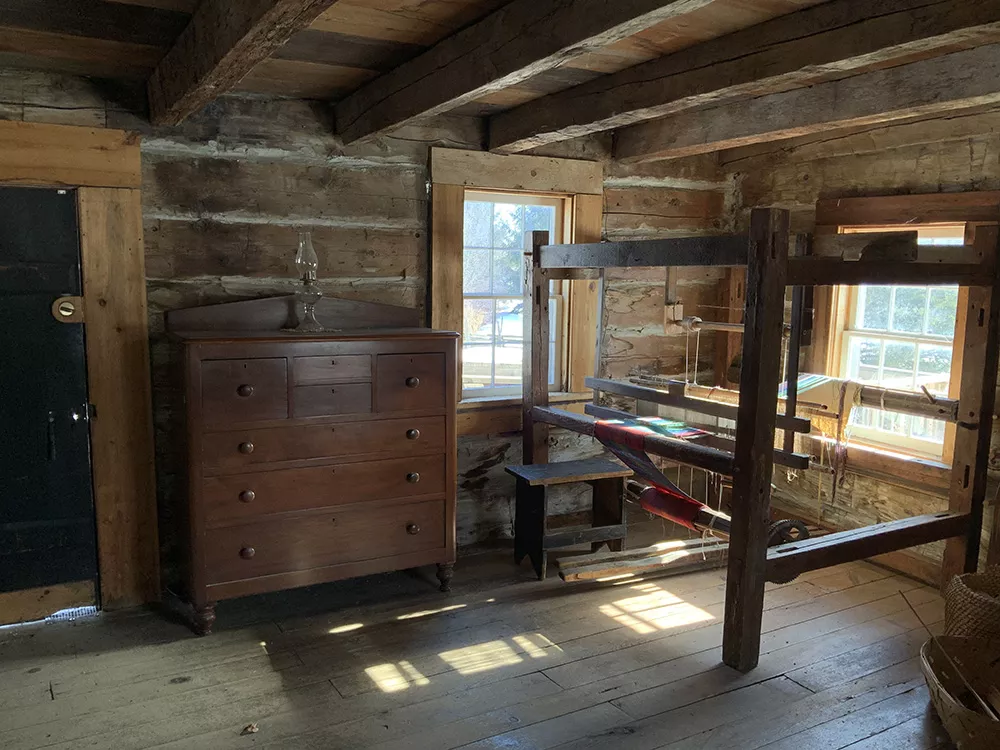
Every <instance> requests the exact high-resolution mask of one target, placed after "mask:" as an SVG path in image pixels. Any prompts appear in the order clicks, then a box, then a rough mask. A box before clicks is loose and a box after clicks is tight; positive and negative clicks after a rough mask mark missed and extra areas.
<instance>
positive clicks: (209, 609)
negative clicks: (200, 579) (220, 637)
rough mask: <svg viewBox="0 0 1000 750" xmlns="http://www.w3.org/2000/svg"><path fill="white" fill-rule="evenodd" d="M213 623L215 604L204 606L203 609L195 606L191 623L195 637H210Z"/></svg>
mask: <svg viewBox="0 0 1000 750" xmlns="http://www.w3.org/2000/svg"><path fill="white" fill-rule="evenodd" d="M214 622H215V602H211V603H209V604H206V605H205V606H203V607H198V606H195V608H194V618H193V621H192V623H191V626H192V628H193V629H194V632H195V633H196V634H197V635H211V634H212V624H213V623H214Z"/></svg>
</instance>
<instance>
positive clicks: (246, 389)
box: [236, 383, 253, 398]
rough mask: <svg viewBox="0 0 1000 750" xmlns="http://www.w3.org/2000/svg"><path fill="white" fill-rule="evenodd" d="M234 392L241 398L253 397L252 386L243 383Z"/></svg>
mask: <svg viewBox="0 0 1000 750" xmlns="http://www.w3.org/2000/svg"><path fill="white" fill-rule="evenodd" d="M236 392H237V393H238V394H239V395H240V396H242V397H243V398H247V397H248V396H252V395H253V386H252V385H249V384H248V383H244V384H243V385H241V386H239V387H238V388H237V389H236Z"/></svg>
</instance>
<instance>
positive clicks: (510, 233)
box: [493, 203, 524, 252]
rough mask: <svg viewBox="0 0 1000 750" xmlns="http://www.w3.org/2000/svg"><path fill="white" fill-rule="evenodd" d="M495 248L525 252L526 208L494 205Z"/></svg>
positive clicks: (505, 204) (510, 204) (509, 204)
mask: <svg viewBox="0 0 1000 750" xmlns="http://www.w3.org/2000/svg"><path fill="white" fill-rule="evenodd" d="M493 247H502V248H508V249H511V250H521V251H522V252H523V251H524V206H516V205H514V204H513V203H494V204H493Z"/></svg>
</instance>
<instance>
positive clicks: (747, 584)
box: [722, 209, 788, 672]
mask: <svg viewBox="0 0 1000 750" xmlns="http://www.w3.org/2000/svg"><path fill="white" fill-rule="evenodd" d="M787 264H788V212H787V211H784V210H779V209H755V210H754V211H753V212H752V213H751V215H750V248H749V254H748V263H747V280H746V290H747V295H746V298H747V303H746V313H745V315H744V323H745V326H746V327H745V329H744V332H743V365H742V368H741V371H740V408H739V413H738V414H737V418H736V451H735V456H734V476H733V514H732V531H731V535H730V539H729V572H728V576H727V583H726V617H725V624H724V625H723V638H722V659H723V661H724V662H725V663H726V664H728V665H729V666H731V667H733V668H735V669H738V670H740V671H741V672H746V671H748V670H750V669H753V668H754V667H755V666H757V661H758V659H759V656H760V633H761V619H762V617H763V614H764V581H765V577H766V572H767V529H768V523H769V521H770V500H771V471H772V468H773V456H774V426H775V414H776V412H777V408H778V379H779V377H780V370H781V330H782V321H783V319H784V310H785V277H786V270H787Z"/></svg>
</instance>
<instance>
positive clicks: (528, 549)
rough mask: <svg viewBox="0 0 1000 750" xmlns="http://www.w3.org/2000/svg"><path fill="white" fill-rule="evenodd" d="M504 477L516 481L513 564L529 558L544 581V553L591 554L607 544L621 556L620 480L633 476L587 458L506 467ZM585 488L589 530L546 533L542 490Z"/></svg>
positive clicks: (603, 461) (622, 506) (622, 502)
mask: <svg viewBox="0 0 1000 750" xmlns="http://www.w3.org/2000/svg"><path fill="white" fill-rule="evenodd" d="M507 473H508V474H512V475H513V476H515V477H516V478H517V494H516V498H517V506H516V508H515V516H514V562H515V563H520V562H521V560H523V559H524V558H525V556H528V557H529V558H531V565H532V567H533V568H534V569H535V573H537V574H538V580H540V581H542V580H545V567H546V563H547V562H548V550H550V549H552V548H554V547H569V546H571V545H574V544H583V543H586V542H590V543H591V545H590V546H591V549H592V550H594V551H596V550H597V549H598V548H599V547H600V546H601V544H603V543H604V542H608V546H609V547H610V548H611V549H612V550H613V551H621V550H622V549H623V548H624V540H625V478H626V477H630V476H632V470H631V469H626V468H625V467H624V466H622V465H621V464H619V463H616V462H615V461H610V460H608V459H605V458H587V459H583V460H580V461H563V462H560V463H551V464H530V465H526V466H508V467H507ZM573 482H587V483H588V484H589V485H590V486H591V487H592V488H593V495H592V497H593V500H592V508H593V521H592V524H593V525H592V527H591V528H583V529H571V530H567V531H555V532H551V533H550V532H549V531H548V499H547V498H546V488H547V487H552V486H555V485H559V484H572V483H573Z"/></svg>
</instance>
